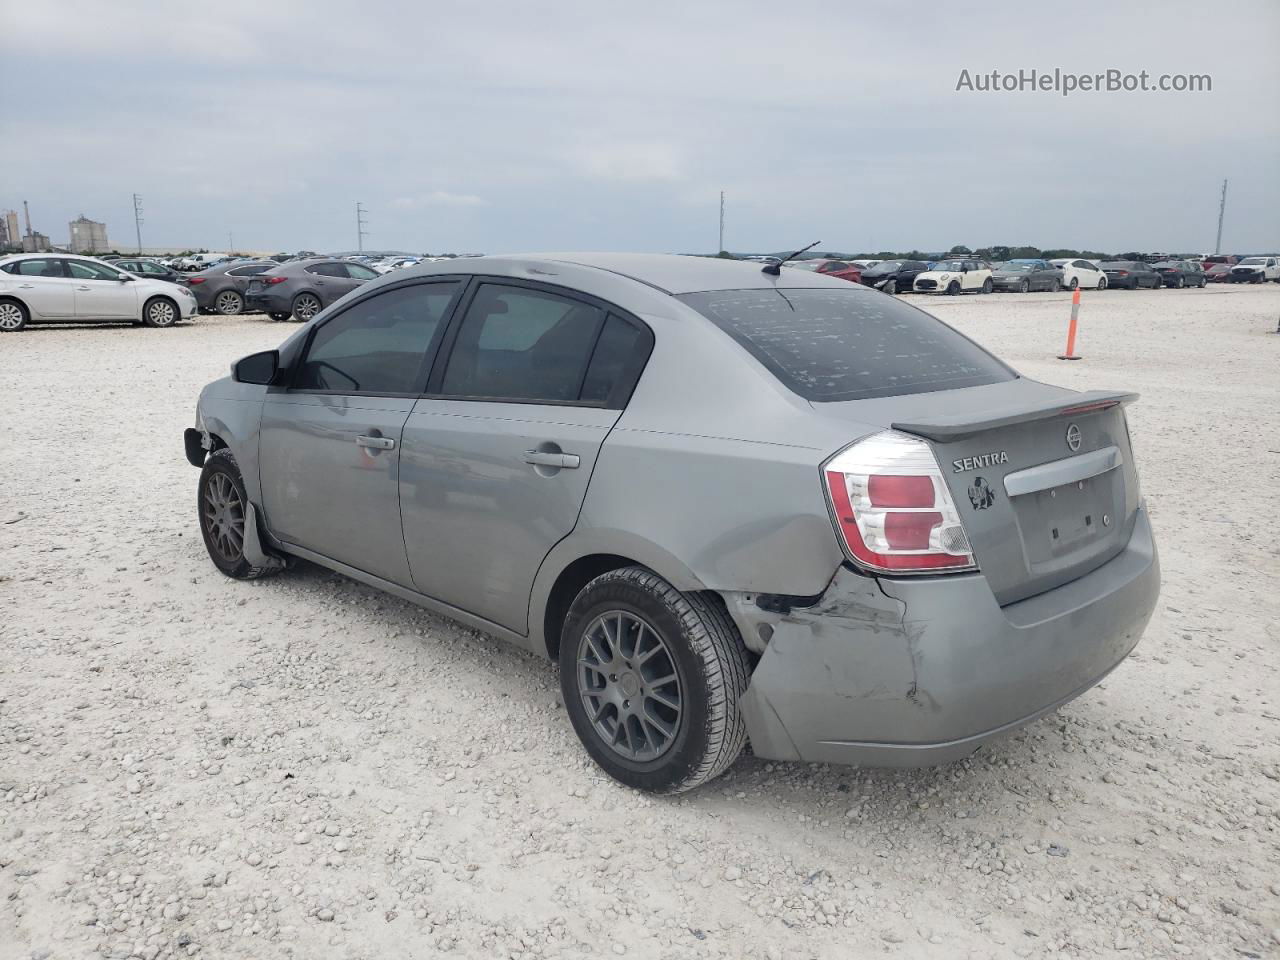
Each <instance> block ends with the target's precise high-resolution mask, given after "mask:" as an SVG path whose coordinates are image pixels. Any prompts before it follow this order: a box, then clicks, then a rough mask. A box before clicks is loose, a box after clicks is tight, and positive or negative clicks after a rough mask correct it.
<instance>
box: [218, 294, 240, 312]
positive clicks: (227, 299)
mask: <svg viewBox="0 0 1280 960" xmlns="http://www.w3.org/2000/svg"><path fill="white" fill-rule="evenodd" d="M214 302H215V304H216V306H217V308H218V312H219V313H220V314H222V315H223V316H224V317H229V316H234V315H235V314H237V313H239V312H240V311H241V309H242V308H243V307H242V304H241V302H240V294H238V293H236V292H235V291H234V290H223V291H222V292H221V293H220V294H218V299H217V300H216V301H214Z"/></svg>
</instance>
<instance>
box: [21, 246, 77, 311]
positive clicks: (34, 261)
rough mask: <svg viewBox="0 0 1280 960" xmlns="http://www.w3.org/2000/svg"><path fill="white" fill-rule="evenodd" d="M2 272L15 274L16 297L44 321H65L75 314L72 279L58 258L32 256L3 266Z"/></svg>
mask: <svg viewBox="0 0 1280 960" xmlns="http://www.w3.org/2000/svg"><path fill="white" fill-rule="evenodd" d="M5 272H6V273H11V274H13V275H14V277H15V281H14V286H15V287H17V292H18V296H20V297H21V298H22V300H23V302H25V303H26V305H27V309H28V310H30V311H31V314H32V316H34V317H39V318H41V319H44V320H69V319H72V318H73V317H75V312H76V300H75V290H74V289H73V288H74V285H75V283H74V281H73V280H72V279H71V278H70V277H68V276H67V272H66V267H65V266H64V261H63V260H62V259H61V258H60V257H33V258H31V259H29V260H15V261H13V262H12V263H9V264H6V265H5Z"/></svg>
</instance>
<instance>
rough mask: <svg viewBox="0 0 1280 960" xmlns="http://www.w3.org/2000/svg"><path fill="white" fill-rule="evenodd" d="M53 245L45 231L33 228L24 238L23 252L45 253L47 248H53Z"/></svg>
mask: <svg viewBox="0 0 1280 960" xmlns="http://www.w3.org/2000/svg"><path fill="white" fill-rule="evenodd" d="M52 249H53V247H52V246H51V245H50V243H49V238H48V237H46V236H45V235H44V234H43V233H39V232H37V231H35V230H32V231H31V232H30V233H28V234H27V235H26V236H25V237H23V238H22V252H23V253H43V252H44V251H46V250H52Z"/></svg>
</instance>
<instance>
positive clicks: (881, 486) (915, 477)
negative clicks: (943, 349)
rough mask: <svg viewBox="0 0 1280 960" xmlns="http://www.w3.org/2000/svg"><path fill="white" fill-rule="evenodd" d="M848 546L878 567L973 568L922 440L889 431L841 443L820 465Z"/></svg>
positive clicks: (862, 561) (859, 559)
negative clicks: (839, 448) (841, 447)
mask: <svg viewBox="0 0 1280 960" xmlns="http://www.w3.org/2000/svg"><path fill="white" fill-rule="evenodd" d="M822 474H823V479H824V480H825V483H826V489H827V496H828V498H829V503H830V506H831V512H832V516H833V517H834V518H835V524H836V530H837V532H838V533H839V535H840V539H841V542H842V543H843V545H844V549H845V552H846V553H847V554H848V556H849V558H850V559H851V560H853V561H854V562H855V563H857V564H858V565H859V566H861V567H865V568H867V569H869V570H875V571H879V572H883V573H947V572H955V571H960V570H974V569H976V566H975V564H974V562H973V551H972V549H971V548H970V546H969V538H968V537H967V536H966V535H965V532H964V526H963V524H961V522H960V514H959V513H958V512H957V511H956V507H955V503H954V502H953V501H952V499H951V493H950V491H949V490H948V489H947V484H946V481H945V480H944V479H943V476H942V471H941V470H940V469H938V461H937V459H935V457H934V455H933V451H932V450H931V449H930V447H929V445H928V444H927V443H925V442H924V441H923V440H918V439H916V438H915V437H909V436H907V435H906V434H904V433H898V432H896V431H893V430H886V431H885V432H884V433H877V434H875V435H874V436H871V437H867V438H866V439H865V440H859V441H858V442H857V443H855V444H852V445H851V446H848V447H845V449H843V450H841V451H840V452H839V453H837V454H836V455H835V456H834V457H832V458H831V459H830V460H828V461H827V462H826V463H825V464H824V465H823V467H822Z"/></svg>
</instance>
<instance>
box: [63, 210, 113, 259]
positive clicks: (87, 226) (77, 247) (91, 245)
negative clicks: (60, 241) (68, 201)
mask: <svg viewBox="0 0 1280 960" xmlns="http://www.w3.org/2000/svg"><path fill="white" fill-rule="evenodd" d="M67 229H68V232H69V235H70V237H71V252H72V253H105V252H106V251H107V250H110V249H111V244H109V243H108V242H107V225H106V224H105V223H98V221H96V220H90V219H89V218H88V217H86V216H85V215H84V214H83V213H82V214H80V216H79V217H77V218H76V219H75V220H72V221H71V222H70V223H68V224H67Z"/></svg>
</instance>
